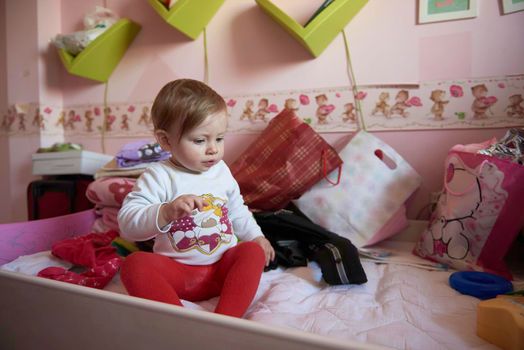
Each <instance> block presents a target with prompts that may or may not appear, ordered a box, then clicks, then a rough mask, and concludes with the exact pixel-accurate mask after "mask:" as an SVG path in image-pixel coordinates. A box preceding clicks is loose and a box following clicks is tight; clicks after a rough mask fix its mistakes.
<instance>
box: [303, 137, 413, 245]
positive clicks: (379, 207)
mask: <svg viewBox="0 0 524 350" xmlns="http://www.w3.org/2000/svg"><path fill="white" fill-rule="evenodd" d="M340 157H341V158H342V159H343V160H344V165H343V166H342V175H341V181H340V185H339V186H337V187H333V186H332V185H331V184H330V183H329V182H327V181H321V182H319V183H318V184H316V185H315V186H314V187H313V188H312V189H311V190H310V191H308V192H307V193H305V194H304V195H303V196H302V197H300V198H299V199H298V200H297V201H295V204H296V205H297V207H298V208H299V209H300V210H301V211H302V212H304V214H306V216H308V217H309V218H310V219H311V220H312V221H313V222H315V223H317V224H319V225H321V226H324V227H325V228H327V229H328V230H330V231H333V232H335V233H338V234H339V235H341V236H343V237H346V238H347V239H349V240H350V241H351V242H353V244H355V245H356V246H357V247H359V248H360V247H363V246H366V245H371V244H374V243H377V242H378V241H381V240H384V239H386V238H388V237H390V236H392V235H393V234H395V233H397V232H399V231H401V230H402V229H403V228H404V227H405V224H406V223H407V221H406V217H405V208H404V207H403V204H404V202H405V201H406V200H407V199H408V198H409V196H410V195H411V194H412V193H413V192H414V191H415V190H416V189H417V188H418V187H419V186H420V183H421V178H420V176H419V175H418V174H417V172H416V171H415V170H414V169H413V168H412V167H411V165H409V164H408V163H407V162H406V161H405V160H404V159H403V158H402V157H401V156H400V155H399V154H398V153H397V152H396V151H395V150H394V149H393V148H391V147H390V146H389V145H387V144H386V143H384V142H383V141H381V140H380V139H378V138H377V137H375V136H373V135H371V134H370V133H367V132H365V131H360V132H359V133H357V134H356V135H355V136H354V137H353V138H352V139H351V141H350V142H349V143H348V144H347V145H346V147H344V149H342V150H341V151H340ZM333 176H334V174H330V175H329V177H330V178H332V177H333Z"/></svg>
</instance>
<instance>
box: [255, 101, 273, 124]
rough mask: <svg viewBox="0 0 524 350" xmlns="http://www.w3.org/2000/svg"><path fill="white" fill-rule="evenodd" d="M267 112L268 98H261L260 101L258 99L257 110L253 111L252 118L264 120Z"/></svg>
mask: <svg viewBox="0 0 524 350" xmlns="http://www.w3.org/2000/svg"><path fill="white" fill-rule="evenodd" d="M269 112H270V111H269V100H268V99H267V98H261V99H260V101H258V110H257V112H256V113H255V117H254V119H255V120H262V121H263V122H265V121H266V116H267V115H268V113H269Z"/></svg>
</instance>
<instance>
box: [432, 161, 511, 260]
mask: <svg viewBox="0 0 524 350" xmlns="http://www.w3.org/2000/svg"><path fill="white" fill-rule="evenodd" d="M454 179H457V180H456V181H454ZM503 180H504V173H503V172H502V171H500V170H499V169H498V168H497V166H496V165H494V164H492V163H489V162H484V163H482V164H480V165H479V166H477V168H476V169H470V168H468V167H467V166H466V165H465V164H464V162H463V161H462V159H461V158H459V157H458V156H456V155H455V156H451V157H450V159H449V160H448V175H447V179H446V191H445V192H444V193H443V194H442V195H441V196H440V198H439V202H438V204H437V212H436V214H435V217H433V218H432V219H431V220H430V226H429V229H428V230H426V231H425V232H424V233H423V245H424V251H425V252H428V253H429V254H428V255H429V256H437V255H438V256H439V257H448V258H450V259H453V260H463V259H466V260H471V259H474V260H476V258H477V257H478V254H480V251H482V248H483V246H484V244H485V242H486V239H487V237H488V236H489V233H490V232H491V230H492V228H493V226H494V225H495V221H496V218H497V217H498V215H499V213H500V211H501V210H502V208H503V207H504V203H505V201H506V199H507V197H508V193H507V192H506V191H505V190H504V189H502V187H501V185H502V182H503ZM465 187H466V188H465ZM450 188H453V193H451V192H450Z"/></svg>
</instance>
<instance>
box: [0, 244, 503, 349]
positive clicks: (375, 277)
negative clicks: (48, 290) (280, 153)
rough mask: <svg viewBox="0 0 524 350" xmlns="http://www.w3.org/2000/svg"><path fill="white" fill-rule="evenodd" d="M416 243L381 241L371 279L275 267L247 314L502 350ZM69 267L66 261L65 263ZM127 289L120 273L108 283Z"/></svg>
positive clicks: (391, 342) (438, 345)
mask: <svg viewBox="0 0 524 350" xmlns="http://www.w3.org/2000/svg"><path fill="white" fill-rule="evenodd" d="M412 247H413V243H412V242H396V241H391V242H384V243H382V244H381V245H380V246H379V248H380V249H382V250H383V251H387V252H389V254H391V256H393V257H396V258H397V259H392V260H393V262H391V263H380V264H378V263H375V262H374V261H368V260H365V259H364V260H363V266H364V269H365V271H366V273H367V276H368V282H367V283H366V284H363V285H344V286H329V285H327V284H326V283H325V282H324V281H323V280H322V278H321V271H320V268H319V267H318V265H316V264H315V263H310V264H309V266H307V267H298V268H289V269H283V268H278V269H277V270H272V271H268V272H265V273H264V274H263V276H262V279H261V282H260V286H259V288H258V291H257V294H256V297H255V300H254V301H253V303H252V305H251V306H250V308H249V309H248V311H247V313H246V315H245V317H244V318H245V319H247V320H252V321H254V322H256V323H261V324H266V325H271V326H277V327H279V328H282V329H291V330H299V331H304V332H307V333H312V334H317V335H321V336H324V337H327V338H331V339H337V340H346V341H348V342H352V341H357V342H365V343H368V344H376V345H382V346H387V347H391V348H395V349H479V350H480V349H486V350H487V349H497V347H495V346H493V345H491V344H489V343H487V342H486V341H484V340H482V339H481V338H479V337H478V336H477V335H476V308H477V304H478V302H479V300H478V299H476V298H473V297H470V296H466V295H461V294H460V293H458V292H456V291H455V290H453V289H452V288H450V287H449V284H448V278H449V276H450V274H451V271H443V270H438V269H431V266H430V265H428V266H427V267H428V268H424V265H425V264H426V263H427V262H425V261H424V260H422V259H420V258H418V257H415V256H413V255H412V254H411V253H410V251H411V249H412ZM57 263H58V262H57V261H56V260H53V258H52V256H51V255H50V253H49V251H46V252H42V253H40V254H37V255H34V256H28V257H20V258H18V259H16V260H14V261H13V262H11V263H9V264H6V265H3V266H2V268H3V269H7V270H10V271H16V272H19V273H27V274H36V273H37V272H38V271H39V270H40V268H43V267H45V266H49V265H54V266H56V264H57ZM66 267H67V266H66ZM105 289H106V290H107V291H110V292H115V293H119V294H126V292H125V289H124V288H123V286H122V284H121V283H120V279H119V278H118V276H115V278H113V280H112V281H111V283H110V284H109V285H108V286H106V288H105ZM216 303H217V298H214V299H211V300H207V301H204V302H200V303H191V302H187V301H184V306H185V307H186V308H188V309H198V310H204V311H212V310H213V309H214V307H215V305H216Z"/></svg>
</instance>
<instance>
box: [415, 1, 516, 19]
mask: <svg viewBox="0 0 524 350" xmlns="http://www.w3.org/2000/svg"><path fill="white" fill-rule="evenodd" d="M513 2H519V3H521V2H524V0H513ZM476 16H477V0H418V23H430V22H440V21H452V20H457V19H464V18H473V17H476Z"/></svg>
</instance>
